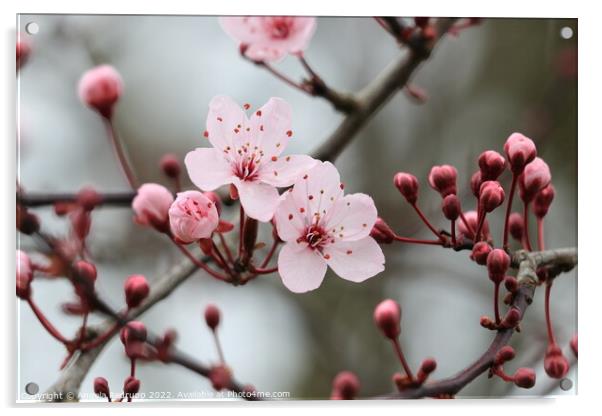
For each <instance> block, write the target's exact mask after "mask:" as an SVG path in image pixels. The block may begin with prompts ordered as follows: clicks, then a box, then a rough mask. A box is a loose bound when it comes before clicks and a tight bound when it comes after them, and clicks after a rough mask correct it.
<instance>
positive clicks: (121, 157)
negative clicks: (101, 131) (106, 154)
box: [104, 118, 138, 189]
mask: <svg viewBox="0 0 602 416" xmlns="http://www.w3.org/2000/svg"><path fill="white" fill-rule="evenodd" d="M104 121H105V127H106V129H107V135H108V136H109V141H110V142H111V145H112V146H113V151H114V152H115V156H117V161H118V162H119V166H121V170H122V172H123V175H124V176H125V179H126V180H127V182H128V184H129V185H130V187H131V188H132V189H136V188H138V180H137V179H136V175H135V174H134V171H133V170H132V168H131V166H130V164H129V162H128V157H127V154H126V152H125V149H124V148H123V145H122V143H121V141H120V140H119V137H118V136H117V133H116V131H115V126H113V121H112V120H111V119H108V118H105V119H104Z"/></svg>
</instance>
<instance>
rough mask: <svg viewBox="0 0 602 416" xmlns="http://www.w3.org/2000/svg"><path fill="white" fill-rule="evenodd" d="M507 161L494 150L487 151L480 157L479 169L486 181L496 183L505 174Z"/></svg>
mask: <svg viewBox="0 0 602 416" xmlns="http://www.w3.org/2000/svg"><path fill="white" fill-rule="evenodd" d="M505 168H506V159H504V157H503V156H502V155H500V154H499V153H498V152H496V151H494V150H487V151H485V152H483V153H481V155H480V156H479V169H480V170H481V178H482V180H484V181H495V180H497V178H499V177H500V175H501V174H502V173H503V172H504V169H505Z"/></svg>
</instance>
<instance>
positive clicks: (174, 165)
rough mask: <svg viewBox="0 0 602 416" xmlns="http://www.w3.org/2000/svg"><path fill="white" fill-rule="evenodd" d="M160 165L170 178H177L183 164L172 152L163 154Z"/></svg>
mask: <svg viewBox="0 0 602 416" xmlns="http://www.w3.org/2000/svg"><path fill="white" fill-rule="evenodd" d="M159 166H160V167H161V170H162V171H163V173H165V176H167V177H168V178H172V179H177V178H178V177H179V176H180V173H181V172H182V165H181V164H180V161H179V160H178V157H177V156H176V155H174V154H172V153H167V154H165V155H163V157H162V158H161V161H160V162H159Z"/></svg>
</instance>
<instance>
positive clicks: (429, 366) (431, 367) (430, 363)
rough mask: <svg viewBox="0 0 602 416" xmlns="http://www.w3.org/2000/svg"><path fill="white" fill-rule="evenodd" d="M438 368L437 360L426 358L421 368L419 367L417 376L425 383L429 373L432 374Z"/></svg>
mask: <svg viewBox="0 0 602 416" xmlns="http://www.w3.org/2000/svg"><path fill="white" fill-rule="evenodd" d="M436 368H437V361H435V359H434V358H427V359H425V360H424V361H423V362H422V364H420V368H419V369H418V374H417V375H416V377H417V378H418V381H419V382H420V383H424V381H425V380H426V379H427V378H428V376H429V374H431V373H432V372H433V371H435V369H436Z"/></svg>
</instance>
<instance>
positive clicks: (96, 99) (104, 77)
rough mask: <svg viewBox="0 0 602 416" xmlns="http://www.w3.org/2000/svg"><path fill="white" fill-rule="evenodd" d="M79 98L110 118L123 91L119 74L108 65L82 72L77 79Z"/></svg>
mask: <svg viewBox="0 0 602 416" xmlns="http://www.w3.org/2000/svg"><path fill="white" fill-rule="evenodd" d="M78 92H79V98H80V100H81V101H82V102H83V103H84V104H86V105H87V106H88V107H90V108H93V109H95V110H96V111H98V112H99V113H100V114H101V115H102V116H103V117H105V118H111V116H112V115H113V108H114V106H115V103H116V102H117V100H119V97H120V96H121V93H122V92H123V81H122V79H121V75H119V73H118V72H117V71H116V70H115V68H113V67H112V66H110V65H100V66H97V67H95V68H92V69H90V70H88V71H87V72H85V73H84V75H83V76H82V77H81V79H80V80H79V87H78Z"/></svg>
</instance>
